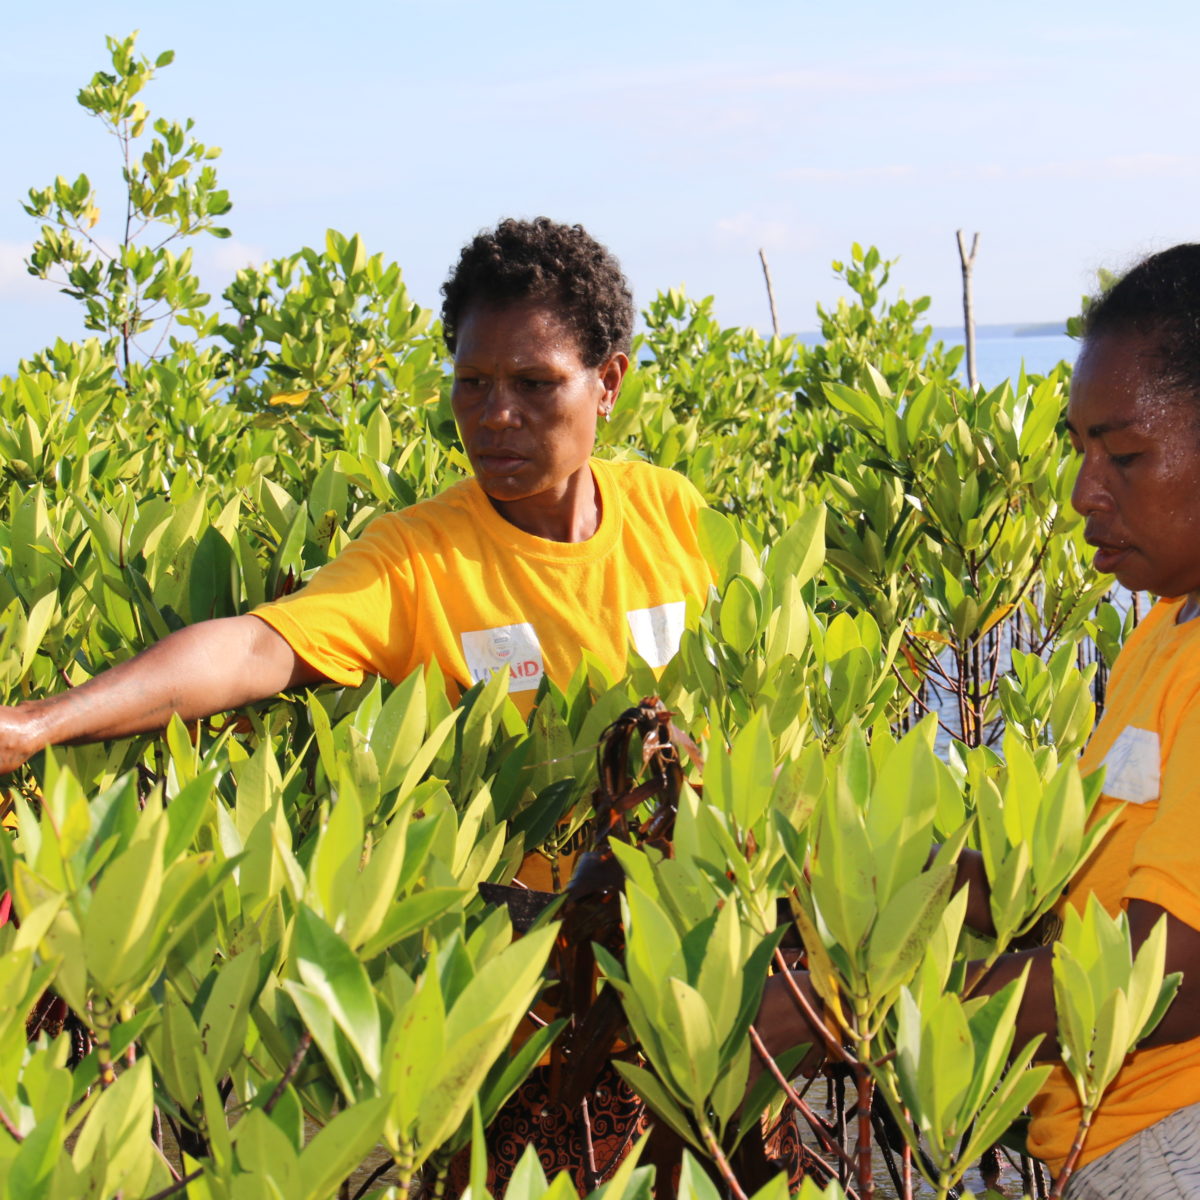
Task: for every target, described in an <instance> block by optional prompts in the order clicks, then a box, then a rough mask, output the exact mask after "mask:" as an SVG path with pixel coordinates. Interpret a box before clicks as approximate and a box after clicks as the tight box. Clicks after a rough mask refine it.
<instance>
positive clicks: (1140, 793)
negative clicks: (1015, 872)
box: [1029, 599, 1200, 1170]
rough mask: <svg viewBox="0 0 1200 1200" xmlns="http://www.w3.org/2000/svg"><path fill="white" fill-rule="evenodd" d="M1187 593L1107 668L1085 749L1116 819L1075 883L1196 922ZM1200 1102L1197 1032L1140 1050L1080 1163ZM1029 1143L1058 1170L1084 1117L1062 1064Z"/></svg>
mask: <svg viewBox="0 0 1200 1200" xmlns="http://www.w3.org/2000/svg"><path fill="white" fill-rule="evenodd" d="M1181 604H1182V599H1176V600H1160V601H1159V602H1158V603H1157V604H1156V605H1155V606H1154V608H1153V609H1152V610H1151V611H1150V614H1149V616H1148V617H1147V618H1146V620H1145V621H1143V622H1142V624H1141V625H1140V626H1139V627H1138V628H1137V630H1135V632H1134V633H1133V635H1132V636H1131V637H1130V639H1129V641H1128V642H1127V643H1126V645H1125V647H1124V648H1123V649H1122V651H1121V654H1120V657H1119V658H1118V660H1117V662H1116V664H1115V665H1114V668H1113V673H1112V678H1111V680H1110V684H1109V691H1108V699H1107V703H1106V705H1105V710H1104V716H1103V718H1102V719H1101V721H1100V724H1099V725H1098V726H1097V727H1096V732H1095V733H1094V734H1093V736H1092V740H1091V742H1090V743H1089V744H1088V747H1087V750H1086V751H1085V752H1084V754H1083V757H1082V758H1081V759H1080V764H1079V765H1080V770H1081V771H1082V772H1083V773H1084V774H1088V773H1090V772H1091V771H1094V770H1095V769H1096V768H1097V767H1099V766H1101V765H1103V766H1104V768H1105V775H1104V792H1103V795H1102V796H1101V798H1100V800H1099V802H1098V804H1097V810H1096V814H1097V816H1102V815H1103V814H1105V813H1108V812H1111V811H1112V810H1113V809H1114V808H1119V809H1120V810H1121V811H1120V815H1119V816H1118V817H1117V821H1116V824H1115V825H1114V827H1113V829H1112V830H1111V831H1110V832H1109V834H1108V836H1107V837H1106V838H1105V839H1104V842H1103V843H1102V844H1101V846H1100V848H1099V849H1098V850H1097V851H1096V853H1095V854H1093V856H1092V858H1091V859H1090V860H1089V861H1088V862H1087V863H1086V864H1085V866H1084V868H1083V870H1082V871H1080V873H1079V874H1078V875H1076V876H1075V878H1074V879H1073V880H1072V882H1071V887H1070V892H1069V894H1068V896H1067V903H1069V904H1074V905H1076V906H1078V907H1082V905H1083V903H1084V901H1085V900H1086V898H1087V896H1088V893H1089V892H1094V893H1095V894H1096V896H1097V898H1098V899H1099V900H1100V901H1101V902H1102V903H1103V905H1104V907H1105V908H1106V909H1107V910H1108V911H1109V912H1117V911H1118V910H1119V909H1121V908H1123V907H1124V906H1125V904H1126V902H1127V901H1129V900H1147V901H1150V902H1151V903H1153V904H1157V905H1158V906H1159V907H1161V908H1163V909H1165V910H1166V911H1167V912H1169V913H1171V914H1172V915H1173V916H1175V917H1177V918H1178V919H1179V920H1181V921H1184V922H1185V923H1186V924H1188V925H1191V926H1192V927H1193V928H1196V929H1200V620H1193V621H1188V622H1185V623H1184V624H1182V625H1176V623H1175V618H1176V615H1177V614H1178V612H1179V609H1180V605H1181ZM1197 1103H1200V1037H1196V1038H1193V1039H1191V1040H1190V1041H1186V1042H1181V1043H1178V1044H1176V1045H1172V1046H1158V1047H1153V1048H1151V1049H1146V1050H1138V1051H1136V1052H1135V1053H1133V1054H1131V1055H1130V1056H1129V1057H1128V1058H1127V1059H1126V1061H1125V1065H1124V1066H1123V1067H1122V1068H1121V1071H1120V1073H1119V1074H1118V1075H1117V1077H1116V1079H1115V1080H1114V1081H1113V1083H1112V1085H1111V1086H1110V1088H1109V1090H1108V1091H1107V1092H1106V1093H1105V1094H1104V1098H1103V1100H1101V1102H1100V1108H1099V1110H1098V1112H1097V1114H1096V1116H1095V1119H1094V1120H1093V1123H1092V1128H1091V1131H1090V1133H1089V1134H1088V1139H1087V1142H1086V1143H1085V1145H1084V1149H1083V1154H1082V1156H1081V1158H1080V1164H1081V1165H1082V1164H1083V1163H1087V1162H1090V1161H1092V1160H1093V1159H1095V1158H1099V1157H1100V1155H1102V1154H1106V1153H1107V1152H1108V1151H1109V1150H1112V1149H1114V1148H1115V1147H1117V1146H1119V1145H1120V1144H1121V1143H1122V1142H1124V1141H1125V1140H1126V1139H1128V1138H1130V1137H1132V1136H1133V1135H1134V1134H1135V1133H1137V1132H1139V1131H1140V1130H1142V1129H1145V1128H1147V1127H1148V1126H1150V1125H1153V1124H1154V1123H1155V1122H1156V1121H1159V1120H1161V1119H1162V1118H1163V1117H1166V1116H1169V1115H1170V1114H1171V1113H1173V1112H1175V1111H1176V1110H1177V1109H1180V1108H1184V1107H1186V1106H1188V1105H1190V1104H1197ZM1032 1109H1033V1118H1034V1119H1033V1123H1032V1125H1031V1126H1030V1130H1029V1150H1030V1152H1031V1153H1032V1154H1035V1155H1037V1156H1038V1157H1039V1158H1043V1159H1045V1160H1046V1161H1047V1162H1049V1163H1050V1164H1051V1165H1052V1166H1054V1167H1055V1169H1056V1170H1057V1169H1058V1167H1060V1166H1061V1165H1062V1162H1063V1161H1064V1160H1065V1158H1066V1156H1067V1154H1068V1152H1069V1151H1070V1148H1071V1143H1072V1141H1073V1140H1074V1137H1075V1133H1076V1130H1077V1129H1078V1125H1079V1117H1080V1107H1079V1098H1078V1094H1077V1093H1076V1091H1075V1085H1074V1084H1073V1083H1072V1082H1071V1077H1070V1075H1069V1074H1068V1073H1067V1070H1066V1068H1065V1067H1062V1066H1059V1067H1056V1068H1055V1069H1054V1072H1053V1074H1052V1075H1051V1076H1050V1078H1049V1079H1048V1080H1047V1082H1046V1086H1045V1087H1044V1088H1043V1089H1042V1091H1041V1092H1040V1093H1039V1094H1038V1096H1037V1098H1036V1099H1035V1100H1034V1102H1033V1105H1032Z"/></svg>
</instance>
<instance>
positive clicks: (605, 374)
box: [597, 351, 629, 417]
mask: <svg viewBox="0 0 1200 1200" xmlns="http://www.w3.org/2000/svg"><path fill="white" fill-rule="evenodd" d="M628 370H629V355H628V354H623V353H621V352H620V351H618V352H617V353H616V354H614V355H613V356H612V357H611V358H610V359H609V360H608V361H607V362H606V363H603V364H601V366H600V382H601V384H602V385H603V387H604V395H603V396H602V397H601V398H600V404H599V407H598V409H597V411H598V412H599V413H600V415H601V416H602V417H607V416H608V415H609V414H610V413H611V412H612V410H613V406H614V405H615V404H616V403H617V397H618V396H619V395H620V394H621V383H622V381H623V380H624V379H625V372H626V371H628Z"/></svg>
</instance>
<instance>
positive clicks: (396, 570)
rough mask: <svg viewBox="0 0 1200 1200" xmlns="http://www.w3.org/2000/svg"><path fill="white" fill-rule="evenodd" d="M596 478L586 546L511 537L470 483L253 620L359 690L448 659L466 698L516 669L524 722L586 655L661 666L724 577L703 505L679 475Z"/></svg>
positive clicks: (378, 531)
mask: <svg viewBox="0 0 1200 1200" xmlns="http://www.w3.org/2000/svg"><path fill="white" fill-rule="evenodd" d="M591 467H592V474H593V476H594V478H595V480H596V485H597V487H598V489H599V493H600V501H601V516H600V526H599V528H598V529H597V530H596V532H595V534H594V535H593V536H592V537H591V538H589V539H588V540H587V541H585V542H553V541H548V540H546V539H545V538H540V537H536V536H534V535H533V534H530V533H526V532H524V531H523V530H520V529H518V528H517V527H516V526H515V525H510V524H509V523H508V522H507V521H506V520H504V518H503V517H501V516H500V514H499V513H498V512H496V510H495V509H494V508H493V507H492V505H491V503H490V501H489V500H488V498H487V496H486V495H485V493H484V492H483V489H482V488H481V487H480V486H479V484H478V482H477V481H476V480H474V479H469V480H466V481H465V482H463V483H460V484H457V485H455V486H454V487H451V488H449V489H447V490H446V491H445V492H443V493H442V494H441V495H439V496H436V497H434V498H433V499H431V500H425V501H422V502H421V503H419V504H414V505H413V506H412V507H411V508H407V509H404V510H403V511H402V512H398V513H391V514H388V515H385V516H381V517H379V518H378V519H376V520H375V521H373V522H372V523H371V524H370V526H369V527H368V528H367V530H366V531H365V532H364V533H363V535H362V536H361V537H360V538H358V539H357V540H356V541H355V542H354V543H353V544H352V545H350V546H348V547H347V548H346V550H344V551H343V552H342V553H341V554H340V555H339V556H338V557H337V558H336V559H335V560H334V561H333V562H331V563H329V564H328V565H327V566H325V567H322V568H321V570H320V571H318V572H317V573H316V574H315V575H314V576H313V578H312V580H311V581H310V582H309V583H308V584H307V585H306V586H305V587H304V588H302V589H301V590H300V591H298V592H296V593H295V594H294V595H291V596H286V597H284V598H283V599H281V600H277V601H274V602H273V603H270V604H266V605H263V606H261V607H259V608H257V609H255V610H254V615H255V616H257V617H261V618H262V620H264V621H266V622H267V624H269V625H270V626H271V627H272V628H274V629H275V630H276V631H277V632H278V633H280V634H281V635H282V636H283V637H284V638H285V639H286V640H287V641H288V643H289V644H290V645H291V647H292V648H293V649H294V650H295V651H296V653H297V654H299V655H300V657H301V658H303V659H304V660H305V661H306V662H308V663H310V664H311V665H312V666H314V667H316V668H317V669H318V670H320V671H322V672H323V673H324V674H325V675H327V676H328V677H329V678H330V679H332V680H334V681H335V682H336V683H341V684H345V685H349V686H355V685H357V684H359V683H361V682H362V679H363V676H364V675H367V674H375V675H382V676H383V677H384V678H386V679H390V680H392V681H399V680H401V679H403V678H405V676H407V675H409V674H410V673H411V672H412V671H413V670H414V669H415V668H416V667H418V666H422V665H426V664H428V663H430V662H434V661H436V662H437V663H438V665H439V666H440V667H441V669H442V671H443V673H444V674H445V676H446V679H447V681H448V682H449V683H450V686H451V688H452V690H453V691H455V692H457V691H460V690H465V689H466V688H468V687H470V686H471V685H472V684H474V683H475V682H477V681H479V680H481V679H486V678H487V677H488V676H490V675H491V674H492V673H493V672H495V671H497V670H499V669H501V668H502V667H503V666H505V665H507V666H508V668H509V671H510V680H509V690H510V693H511V694H512V698H513V700H514V701H515V702H516V704H517V707H518V709H519V710H520V711H521V712H522V714H524V715H528V713H529V711H530V710H531V709H532V707H533V700H534V696H535V694H536V692H537V687H538V684H539V683H540V682H541V680H542V676H543V674H548V675H549V676H550V678H551V679H552V680H553V681H554V682H555V683H557V684H559V685H560V686H565V685H566V683H567V681H568V680H569V679H570V677H571V675H572V673H573V672H574V670H575V668H576V667H577V666H578V664H579V661H580V658H581V657H582V648H584V647H586V648H587V649H588V650H589V651H590V652H591V653H592V654H594V655H596V656H597V658H598V659H599V660H600V662H601V663H603V664H604V665H605V666H606V667H608V668H609V669H611V670H612V671H614V672H620V671H621V670H623V669H624V666H625V661H626V651H627V648H628V646H629V644H630V643H631V642H632V644H633V646H634V648H635V649H636V651H637V652H638V654H639V655H641V657H642V658H644V659H645V660H646V661H647V662H648V663H649V664H650V666H651V667H654V668H656V669H657V668H659V667H663V666H665V665H666V663H667V662H668V660H669V659H670V658H671V657H672V655H673V654H674V653H675V651H676V650H677V649H678V646H679V637H680V634H681V633H682V630H683V621H684V607H685V604H686V600H687V597H688V596H698V597H703V596H704V595H705V593H706V591H707V589H708V586H709V584H710V582H711V581H712V571H711V569H710V567H709V566H708V563H707V562H706V561H705V558H704V555H703V554H702V553H701V550H700V543H699V538H698V535H697V529H696V523H697V513H698V512H699V510H700V509H701V508H702V507H703V503H704V502H703V500H702V499H701V496H700V493H699V492H698V491H697V490H696V489H695V488H694V487H693V486H692V484H691V483H690V482H689V481H688V480H687V479H685V478H684V477H683V476H682V475H678V474H676V473H675V472H674V471H666V470H663V469H662V468H659V467H653V466H650V465H648V464H646V463H638V462H605V461H602V460H599V459H592V460H591ZM452 698H454V699H456V698H457V696H456V695H454V696H452Z"/></svg>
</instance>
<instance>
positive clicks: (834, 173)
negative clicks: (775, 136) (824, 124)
mask: <svg viewBox="0 0 1200 1200" xmlns="http://www.w3.org/2000/svg"><path fill="white" fill-rule="evenodd" d="M916 173H917V171H916V168H915V167H914V166H912V165H911V164H909V163H893V164H888V165H882V166H870V167H789V168H788V169H787V170H785V171H781V172H780V173H779V176H780V178H781V179H787V180H791V181H793V182H796V183H869V182H879V181H881V180H882V181H885V182H886V181H888V180H897V179H911V178H913V177H914V176H915V175H916Z"/></svg>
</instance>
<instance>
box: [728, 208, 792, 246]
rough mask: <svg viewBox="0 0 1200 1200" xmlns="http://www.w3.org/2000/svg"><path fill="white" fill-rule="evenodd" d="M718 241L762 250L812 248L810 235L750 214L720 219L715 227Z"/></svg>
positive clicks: (789, 225) (739, 214)
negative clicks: (720, 239) (731, 242)
mask: <svg viewBox="0 0 1200 1200" xmlns="http://www.w3.org/2000/svg"><path fill="white" fill-rule="evenodd" d="M715 228H716V231H717V235H718V237H720V238H722V239H725V240H728V241H736V242H741V243H744V244H748V245H752V246H754V247H756V248H759V247H761V248H762V249H763V250H778V251H784V250H787V251H791V250H808V249H811V248H812V246H813V237H812V233H811V231H810V230H808V229H803V228H800V227H798V226H796V225H795V224H793V223H792V222H790V221H781V220H779V219H777V218H773V217H763V216H759V215H758V214H756V213H752V212H740V213H735V214H734V215H733V216H731V217H722V218H720V220H718V221H717V222H716V225H715Z"/></svg>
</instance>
